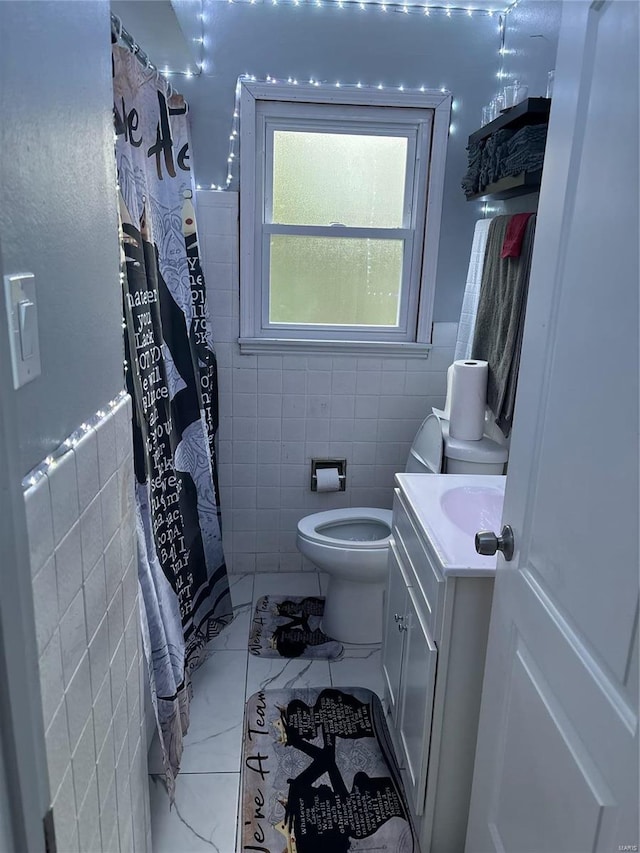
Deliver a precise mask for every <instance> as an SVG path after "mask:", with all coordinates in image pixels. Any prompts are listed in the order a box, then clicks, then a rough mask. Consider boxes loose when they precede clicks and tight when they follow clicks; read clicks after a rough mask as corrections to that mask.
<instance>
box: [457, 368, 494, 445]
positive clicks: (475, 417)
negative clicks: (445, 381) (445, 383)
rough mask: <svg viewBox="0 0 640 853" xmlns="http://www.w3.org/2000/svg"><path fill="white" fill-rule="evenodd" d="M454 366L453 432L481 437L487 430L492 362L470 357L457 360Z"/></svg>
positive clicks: (473, 438)
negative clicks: (488, 388)
mask: <svg viewBox="0 0 640 853" xmlns="http://www.w3.org/2000/svg"><path fill="white" fill-rule="evenodd" d="M452 368H453V370H452V371H451V403H450V413H449V435H450V436H452V437H453V438H460V439H463V440H465V441H479V440H480V439H481V438H482V435H483V433H484V413H485V408H486V405H487V377H488V370H489V365H488V363H487V362H486V361H476V360H474V359H470V358H467V359H461V360H460V361H454V362H453V365H452Z"/></svg>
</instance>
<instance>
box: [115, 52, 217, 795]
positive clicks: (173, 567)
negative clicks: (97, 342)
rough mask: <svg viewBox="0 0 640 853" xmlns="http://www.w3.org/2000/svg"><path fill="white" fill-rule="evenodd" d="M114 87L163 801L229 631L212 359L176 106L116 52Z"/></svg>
mask: <svg viewBox="0 0 640 853" xmlns="http://www.w3.org/2000/svg"><path fill="white" fill-rule="evenodd" d="M113 79H114V120H115V130H116V160H117V168H118V184H119V201H120V215H121V226H122V249H123V264H124V266H125V267H126V271H125V272H123V274H122V276H121V277H122V283H123V312H124V322H123V325H124V330H125V332H124V338H125V359H126V362H127V364H128V370H127V374H126V375H127V388H128V390H129V393H130V394H131V396H132V398H133V402H134V417H133V437H134V464H135V473H136V519H137V531H136V533H137V541H138V577H139V581H140V589H141V596H140V609H141V622H142V626H143V643H144V646H145V653H146V658H147V664H148V669H149V684H150V688H151V696H152V700H153V704H154V710H155V712H156V720H157V723H158V731H159V736H160V743H161V746H162V751H163V759H164V766H165V771H166V775H167V785H168V789H169V792H170V795H171V796H172V797H173V790H174V784H175V776H176V774H177V772H178V770H179V767H180V758H181V754H182V737H183V735H184V733H185V732H186V729H187V726H188V721H189V698H190V679H189V676H190V673H191V672H192V671H193V669H194V668H195V667H196V666H197V665H198V663H199V662H200V660H201V659H202V654H203V649H204V647H205V645H206V643H207V642H208V641H209V640H210V639H212V638H213V637H214V636H216V635H217V634H218V633H219V632H220V630H221V629H222V628H223V627H224V626H225V625H226V624H228V623H229V622H230V621H231V619H232V608H231V599H230V596H229V584H228V579H227V571H226V567H225V562H224V554H223V551H222V538H221V532H220V510H219V502H218V488H217V477H216V464H215V459H216V457H215V446H214V440H215V433H216V429H217V425H218V412H217V380H216V360H215V354H214V347H213V339H212V335H211V327H210V323H209V320H208V317H207V306H206V294H205V286H204V278H203V275H202V270H201V268H200V259H199V253H198V240H197V233H196V222H195V211H194V207H193V204H192V197H193V186H192V180H191V172H190V168H189V140H188V128H187V116H186V114H187V107H186V104H185V101H184V99H183V98H182V97H181V96H179V95H172V96H169V94H168V91H167V84H166V83H165V82H164V81H163V80H162V79H161V78H160V79H159V78H158V77H157V76H156V75H155V74H154V73H150V72H149V71H148V70H147V69H145V68H144V67H143V66H142V65H141V64H140V63H139V62H138V61H137V60H136V58H135V57H134V56H133V55H132V54H131V53H130V52H129V51H128V50H125V49H123V48H120V47H117V46H115V47H114V48H113Z"/></svg>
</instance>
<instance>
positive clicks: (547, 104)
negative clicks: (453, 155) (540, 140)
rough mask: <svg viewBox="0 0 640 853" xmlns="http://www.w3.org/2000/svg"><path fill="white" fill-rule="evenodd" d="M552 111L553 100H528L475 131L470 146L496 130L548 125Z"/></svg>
mask: <svg viewBox="0 0 640 853" xmlns="http://www.w3.org/2000/svg"><path fill="white" fill-rule="evenodd" d="M550 109H551V98H526V99H525V100H524V101H521V102H520V103H519V104H516V105H515V107H511V108H510V109H508V110H505V111H504V112H503V113H502V115H499V116H498V118H494V120H493V121H490V122H489V124H485V126H484V127H481V128H480V130H476V131H474V132H473V133H472V134H471V136H470V137H469V145H471V143H472V142H480V140H481V139H486V138H487V136H491V134H492V133H495V132H496V130H503V129H504V128H507V127H508V128H509V129H510V130H519V129H520V128H521V127H526V126H527V125H531V124H546V123H547V122H548V121H549V110H550Z"/></svg>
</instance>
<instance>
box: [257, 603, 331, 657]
mask: <svg viewBox="0 0 640 853" xmlns="http://www.w3.org/2000/svg"><path fill="white" fill-rule="evenodd" d="M323 612H324V598H321V597H319V596H307V597H306V598H302V597H296V596H291V595H263V596H262V598H259V599H258V601H257V603H256V609H255V612H254V614H253V620H252V622H251V629H250V631H249V651H250V652H251V654H252V655H257V656H258V657H263V658H328V659H329V660H337V659H338V658H340V657H342V653H343V651H344V649H343V646H342V643H339V642H338V641H337V640H332V639H331V637H327V635H326V634H324V633H323V632H322V631H321V630H320V620H321V619H322V614H323Z"/></svg>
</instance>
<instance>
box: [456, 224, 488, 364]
mask: <svg viewBox="0 0 640 853" xmlns="http://www.w3.org/2000/svg"><path fill="white" fill-rule="evenodd" d="M492 221H493V220H491V219H479V220H478V222H476V227H475V230H474V232H473V242H472V244H471V257H470V258H469V270H468V271H467V283H466V285H465V288H464V297H463V298H462V310H461V312H460V322H459V323H458V337H457V339H456V352H455V355H454V357H453V359H454V361H458V360H459V359H462V358H470V357H471V348H472V346H473V329H474V326H475V324H476V313H477V311H478V299H479V297H480V283H481V281H482V269H483V267H484V254H485V250H486V247H487V237H488V235H489V225H490V224H491V222H492Z"/></svg>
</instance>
